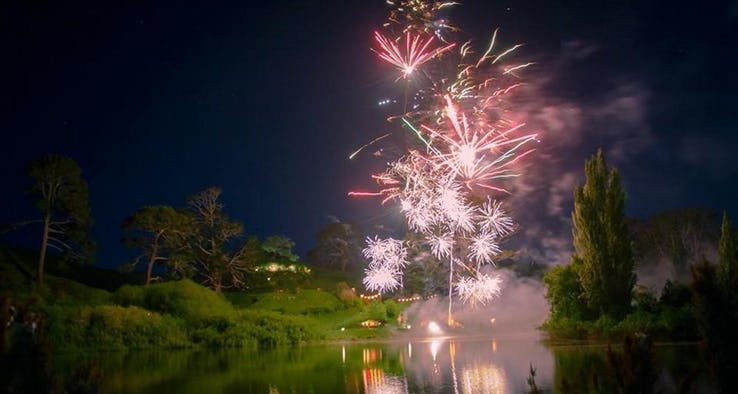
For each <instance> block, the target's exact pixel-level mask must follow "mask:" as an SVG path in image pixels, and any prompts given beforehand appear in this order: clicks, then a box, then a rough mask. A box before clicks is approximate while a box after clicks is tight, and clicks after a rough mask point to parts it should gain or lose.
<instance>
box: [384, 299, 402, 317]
mask: <svg viewBox="0 0 738 394" xmlns="http://www.w3.org/2000/svg"><path fill="white" fill-rule="evenodd" d="M384 309H385V312H386V314H387V319H396V318H397V316H398V315H399V313H400V305H398V304H397V302H396V301H395V300H387V301H385V302H384Z"/></svg>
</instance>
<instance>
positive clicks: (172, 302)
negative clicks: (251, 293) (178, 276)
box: [114, 279, 235, 325]
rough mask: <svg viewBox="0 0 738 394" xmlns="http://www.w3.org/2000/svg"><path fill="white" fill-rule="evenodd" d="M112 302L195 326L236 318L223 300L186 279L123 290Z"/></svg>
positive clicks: (128, 287) (117, 293)
mask: <svg viewBox="0 0 738 394" xmlns="http://www.w3.org/2000/svg"><path fill="white" fill-rule="evenodd" d="M114 300H115V301H116V302H117V303H118V304H120V305H123V306H127V305H136V306H140V307H143V308H146V309H149V310H152V311H155V312H160V313H166V314H171V315H174V316H177V317H181V318H182V319H184V320H185V321H187V322H188V324H195V325H197V324H200V323H202V322H207V320H208V319H211V318H217V317H223V316H233V315H234V314H235V309H234V308H233V306H232V305H231V304H230V303H229V302H228V300H226V299H225V298H224V297H223V296H221V295H218V294H216V293H215V292H214V291H212V290H210V289H208V288H206V287H203V286H201V285H198V284H197V283H195V282H193V281H191V280H189V279H183V280H180V281H174V282H165V283H158V284H153V285H149V286H122V287H121V288H120V289H118V291H116V292H115V294H114Z"/></svg>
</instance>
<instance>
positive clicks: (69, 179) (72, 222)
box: [28, 154, 92, 284]
mask: <svg viewBox="0 0 738 394" xmlns="http://www.w3.org/2000/svg"><path fill="white" fill-rule="evenodd" d="M28 175H30V176H31V178H33V184H32V186H31V188H30V190H29V194H30V195H31V196H32V197H33V198H34V199H35V204H36V207H38V209H39V211H41V216H42V219H41V222H42V223H43V229H42V233H41V248H40V251H39V257H38V274H37V277H36V278H37V281H38V283H39V284H43V280H44V264H45V261H46V251H47V248H49V247H51V248H53V249H56V250H58V251H60V252H67V253H68V255H69V256H72V258H76V259H80V260H85V259H89V255H88V254H87V252H89V251H90V250H91V248H92V244H91V242H90V241H89V239H88V237H87V233H88V230H89V228H90V227H91V225H92V219H91V216H90V207H89V195H88V189H87V182H85V180H84V179H82V171H81V170H80V168H79V166H78V165H77V163H76V162H75V161H74V160H73V159H71V158H69V157H66V156H62V155H53V154H50V155H46V156H44V157H42V158H40V159H38V160H35V161H33V162H31V164H30V165H29V166H28Z"/></svg>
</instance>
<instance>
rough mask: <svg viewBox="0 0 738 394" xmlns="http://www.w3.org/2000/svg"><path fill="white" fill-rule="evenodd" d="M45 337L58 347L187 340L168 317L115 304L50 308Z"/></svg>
mask: <svg viewBox="0 0 738 394" xmlns="http://www.w3.org/2000/svg"><path fill="white" fill-rule="evenodd" d="M49 316H50V321H51V324H50V326H49V338H50V339H51V341H52V343H54V344H56V345H57V347H58V348H59V349H60V350H79V349H95V350H100V349H105V350H123V349H139V348H148V347H184V346H187V345H188V343H189V340H188V339H187V336H186V334H185V332H184V329H183V327H182V324H181V323H180V322H179V321H178V320H177V319H175V318H173V317H171V316H162V315H160V314H158V313H155V312H151V311H147V310H145V309H142V308H139V307H136V306H129V307H121V306H117V305H99V306H92V307H90V306H87V307H82V308H78V309H74V308H64V307H54V308H50V310H49Z"/></svg>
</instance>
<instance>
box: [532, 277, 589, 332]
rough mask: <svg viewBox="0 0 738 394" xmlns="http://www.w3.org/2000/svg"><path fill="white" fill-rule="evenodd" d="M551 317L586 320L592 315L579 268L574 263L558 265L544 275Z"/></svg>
mask: <svg viewBox="0 0 738 394" xmlns="http://www.w3.org/2000/svg"><path fill="white" fill-rule="evenodd" d="M543 282H544V283H545V284H546V299H548V303H549V305H550V307H551V318H552V319H556V318H562V317H565V318H569V319H574V320H586V319H588V318H590V317H591V312H590V311H589V310H588V309H587V305H586V302H585V300H584V290H583V289H582V285H581V283H580V282H579V276H578V274H577V269H576V267H574V266H573V265H572V264H568V265H557V266H555V267H553V268H552V269H551V270H549V271H548V272H546V274H545V275H544V276H543Z"/></svg>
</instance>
